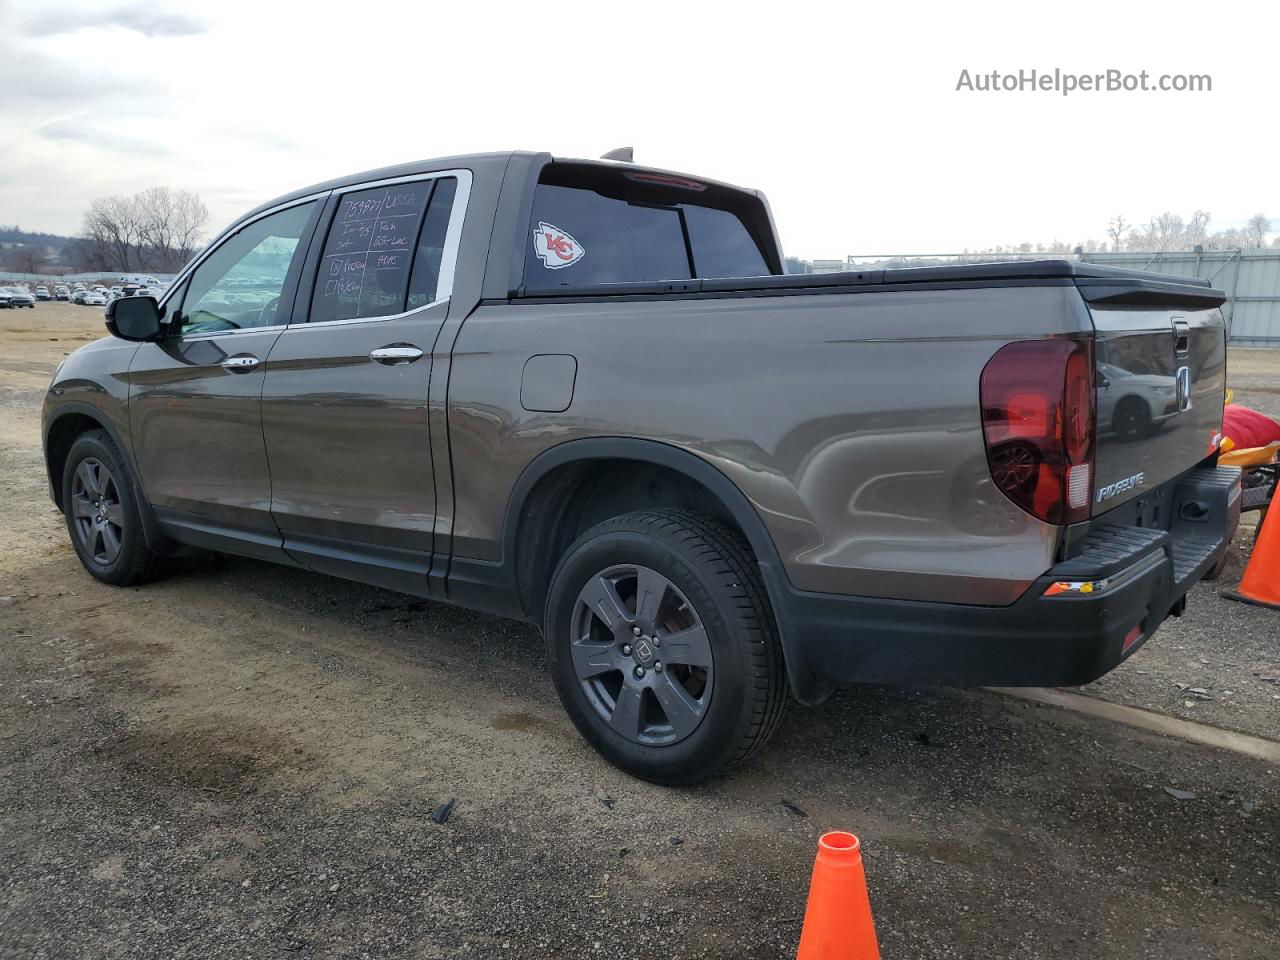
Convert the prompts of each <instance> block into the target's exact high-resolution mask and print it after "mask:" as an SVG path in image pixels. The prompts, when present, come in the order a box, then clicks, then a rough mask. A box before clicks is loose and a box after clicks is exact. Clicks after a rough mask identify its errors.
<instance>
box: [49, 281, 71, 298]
mask: <svg viewBox="0 0 1280 960" xmlns="http://www.w3.org/2000/svg"><path fill="white" fill-rule="evenodd" d="M53 298H54V299H55V300H70V299H71V288H70V287H66V286H62V285H59V286H57V287H54V289H53Z"/></svg>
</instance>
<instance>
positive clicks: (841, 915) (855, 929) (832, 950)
mask: <svg viewBox="0 0 1280 960" xmlns="http://www.w3.org/2000/svg"><path fill="white" fill-rule="evenodd" d="M837 958H838V960H880V948H879V946H877V945H876V929H875V926H874V925H873V924H872V923H871V901H870V900H869V899H868V898H867V878H866V875H865V874H864V873H863V871H862V849H861V847H860V846H859V844H858V838H857V837H855V836H854V835H853V834H852V833H844V832H842V831H838V830H837V831H834V832H832V833H825V834H823V835H822V837H821V839H819V840H818V857H817V859H816V860H814V862H813V879H812V880H810V881H809V906H808V908H806V910H805V912H804V929H803V930H802V931H801V932H800V952H799V953H797V954H796V960H837Z"/></svg>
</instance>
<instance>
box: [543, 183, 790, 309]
mask: <svg viewBox="0 0 1280 960" xmlns="http://www.w3.org/2000/svg"><path fill="white" fill-rule="evenodd" d="M735 208H737V209H735ZM762 215H763V216H762ZM761 220H767V214H764V208H763V204H762V203H761V202H760V200H759V199H758V198H757V197H756V196H755V195H754V194H751V193H748V192H746V191H740V190H731V189H728V188H725V187H721V186H719V185H715V186H714V187H708V186H707V185H705V184H702V183H700V182H698V181H695V180H689V179H686V178H683V177H675V176H665V175H657V174H651V173H648V172H645V171H636V172H632V171H628V170H626V169H623V168H614V167H611V166H604V165H593V164H550V165H548V166H547V167H546V168H545V169H544V170H543V173H542V176H541V177H540V179H539V182H538V184H537V186H536V187H535V188H534V195H533V212H532V216H531V217H530V224H529V231H528V234H527V235H526V242H525V266H524V284H525V287H526V288H527V289H546V288H548V287H565V286H593V285H597V284H607V283H644V282H649V281H656V280H689V279H694V278H719V277H758V276H769V275H770V274H772V273H773V272H774V271H773V270H771V269H770V267H769V264H768V261H767V260H766V256H765V252H764V250H765V247H764V243H771V242H772V241H771V239H770V240H767V241H766V240H765V238H764V237H762V236H760V234H761V233H763V229H764V228H763V227H762V225H761Z"/></svg>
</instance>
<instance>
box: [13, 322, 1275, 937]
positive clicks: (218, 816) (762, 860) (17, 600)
mask: <svg viewBox="0 0 1280 960" xmlns="http://www.w3.org/2000/svg"><path fill="white" fill-rule="evenodd" d="M97 323H98V319H97V311H93V310H90V309H88V308H71V307H65V306H57V307H49V306H48V305H44V304H42V305H41V306H40V307H39V308H38V309H37V310H36V311H34V312H32V311H27V312H23V313H22V314H21V315H20V316H17V317H15V316H13V315H8V314H6V313H0V502H3V503H4V505H5V512H4V517H5V523H4V524H3V525H0V548H3V549H0V598H4V599H0V640H3V642H4V644H5V655H4V669H3V670H0V769H3V771H4V776H3V777H0V955H3V956H6V957H8V956H12V957H103V956H110V957H156V956H164V957H199V958H202V960H204V958H213V957H236V958H240V957H245V956H254V957H258V956H277V955H278V956H303V957H320V956H324V957H428V958H430V957H439V958H444V957H449V958H455V957H486V958H487V957H550V956H555V957H599V956H610V957H645V958H647V957H655V958H656V957H662V958H666V957H716V958H719V957H724V958H729V957H733V958H766V957H769V958H774V957H787V956H793V955H794V949H795V944H796V941H797V939H798V935H799V928H800V921H801V917H802V914H803V910H804V898H805V890H806V884H807V878H808V872H809V869H810V866H811V863H812V857H813V851H814V844H815V841H816V838H817V836H818V835H819V833H820V832H822V831H823V830H825V829H831V828H837V827H840V828H847V829H852V830H853V831H855V832H856V833H858V834H859V835H860V836H861V837H862V838H863V841H864V844H865V850H866V855H867V874H868V878H869V883H870V887H871V898H872V905H873V909H874V911H875V914H876V919H877V925H878V929H879V933H880V939H881V947H882V953H883V955H884V956H885V957H886V960H889V958H895V957H902V958H905V957H912V958H934V957H938V958H944V957H948V958H961V957H963V958H969V957H973V958H978V957H982V958H986V957H1002V958H1003V957H1016V958H1039V957H1045V958H1047V957H1053V958H1060V957H1066V958H1099V957H1114V958H1125V960H1134V958H1152V960H1155V958H1160V960H1167V958H1250V960H1252V958H1259V960H1261V958H1271V957H1275V956H1278V955H1280V868H1277V865H1276V863H1275V856H1274V852H1275V843H1276V839H1277V836H1280V783H1278V782H1277V776H1278V774H1280V771H1277V770H1276V769H1273V767H1272V765H1270V764H1266V763H1262V762H1258V761H1255V760H1250V759H1247V758H1244V757H1241V756H1239V755H1236V754H1233V753H1229V752H1226V751H1221V750H1215V749H1210V748H1205V747H1199V746H1193V745H1190V744H1186V743H1183V742H1180V741H1176V740H1171V739H1166V738H1162V737H1158V736H1154V735H1150V734H1146V733H1143V732H1140V731H1136V730H1132V729H1129V728H1126V727H1121V726H1117V725H1114V724H1111V723H1106V722H1101V721H1098V720H1094V719H1092V718H1088V717H1083V716H1080V715H1077V714H1072V713H1067V712H1064V711H1061V710H1057V709H1054V708H1047V707H1039V706H1035V705H1032V704H1028V703H1024V702H1021V701H1017V700H1011V699H1008V698H1005V697H1001V696H997V695H994V694H989V693H985V692H981V691H973V692H959V691H947V690H935V689H887V688H861V689H857V690H850V691H846V692H844V693H842V694H840V695H838V696H837V697H835V698H833V699H832V700H831V701H830V702H828V703H827V704H824V705H823V706H822V707H821V708H818V709H803V708H799V707H793V709H792V710H791V712H790V713H789V714H788V716H787V718H786V719H784V721H783V725H782V728H781V729H780V731H779V733H778V735H777V737H776V738H775V739H774V741H773V743H772V745H771V747H770V748H769V749H768V750H767V751H765V752H764V753H763V754H762V755H761V756H760V757H759V758H758V760H757V761H756V762H755V763H753V764H752V765H750V766H749V767H747V768H745V769H743V770H741V771H740V772H738V773H736V774H735V775H733V776H731V777H728V778H725V779H722V780H718V781H715V782H713V783H711V784H708V785H705V786H703V787H700V788H697V789H690V790H668V789H662V788H658V787H653V786H650V785H647V784H643V783H640V782H637V781H635V780H631V779H629V778H627V777H625V776H624V775H622V774H620V773H618V772H617V771H616V770H614V769H612V768H610V767H608V766H607V765H605V764H604V763H603V762H602V761H600V760H599V759H598V758H597V757H596V756H595V754H594V753H592V752H591V751H590V750H589V749H588V748H587V747H586V746H585V745H584V744H583V743H582V742H581V740H579V738H578V737H577V735H576V734H575V733H574V731H573V730H572V728H571V727H570V725H569V724H568V722H567V721H566V720H565V719H564V717H563V715H562V713H561V711H560V708H559V705H558V703H557V702H556V699H555V696H554V693H553V692H552V690H551V687H550V684H549V682H548V681H547V679H546V673H545V663H544V660H543V654H542V645H541V640H540V639H539V637H538V636H537V634H536V633H535V632H534V631H532V630H531V629H529V628H527V627H525V626H522V625H520V624H514V623H510V622H507V621H502V620H497V619H494V618H490V617H484V616H479V615H476V614H472V613H468V612H465V611H460V610H456V609H452V608H448V607H444V606H440V605H437V604H432V603H427V602H422V601H416V600H413V599H411V598H406V597H404V596H401V595H397V594H392V593H387V592H384V591H379V590H376V589H373V588H369V587H364V586H360V585H356V584H350V583H345V582H342V581H338V580H333V579H329V578H325V577H320V576H315V575H311V574H307V573H303V572H300V571H296V570H289V569H285V568H277V567H272V566H268V565H264V564H260V563H256V562H252V561H245V560H235V559H230V560H223V561H217V560H205V561H193V562H190V563H188V564H187V565H185V566H184V567H183V568H181V569H178V570H176V571H175V572H174V573H173V574H172V575H170V576H169V577H167V578H166V579H164V580H163V581H161V582H159V583H156V584H154V585H151V586H148V587H146V588H142V589H136V590H115V589H111V588H108V587H105V586H102V585H100V584H98V583H97V582H96V581H94V580H92V579H91V578H89V577H88V576H87V575H86V574H85V573H83V571H82V570H81V569H80V567H79V565H78V563H77V561H76V559H75V556H74V554H73V553H72V551H71V549H70V547H69V546H68V544H67V542H66V534H65V530H64V529H63V528H62V526H61V523H60V518H59V517H58V516H57V514H56V513H55V512H54V511H53V509H52V508H51V506H50V504H49V502H48V500H47V498H46V495H45V490H44V481H43V477H42V469H41V465H40V453H39V436H38V408H39V401H40V397H41V395H42V393H43V390H44V388H45V385H46V384H47V382H48V377H49V375H50V373H51V371H52V368H53V366H54V364H55V363H56V361H57V359H58V358H59V357H60V356H61V354H62V352H63V351H64V350H67V349H70V348H72V347H74V346H75V345H77V344H78V343H79V342H80V341H82V340H84V339H88V338H90V337H93V336H96V334H97ZM1234 370H1235V367H1234V365H1233V371H1234ZM1270 382H1275V380H1272V381H1270ZM1195 600H1196V602H1194V603H1193V604H1192V606H1191V608H1190V610H1189V612H1188V616H1187V618H1185V619H1184V620H1183V621H1182V622H1180V623H1176V624H1172V625H1168V626H1166V627H1165V628H1164V630H1162V632H1161V633H1160V634H1159V635H1158V636H1157V637H1156V638H1155V639H1154V640H1153V641H1152V642H1151V643H1150V644H1148V645H1147V646H1146V647H1145V648H1144V649H1143V650H1142V651H1141V652H1140V653H1139V654H1138V655H1137V656H1136V657H1135V658H1134V659H1133V660H1132V661H1131V663H1130V664H1128V665H1127V666H1126V667H1125V668H1123V669H1122V671H1117V673H1116V674H1113V678H1114V680H1113V679H1112V678H1108V679H1107V680H1105V681H1104V682H1103V683H1102V684H1098V685H1094V687H1093V689H1092V690H1091V691H1090V692H1092V693H1094V694H1096V695H1101V696H1106V697H1114V698H1116V699H1123V700H1129V699H1132V700H1133V701H1134V702H1137V703H1140V704H1146V703H1150V705H1151V706H1153V707H1154V708H1156V709H1161V710H1169V711H1171V712H1182V711H1183V710H1184V709H1186V710H1189V711H1190V715H1191V716H1192V717H1193V718H1196V719H1206V718H1208V719H1211V720H1212V721H1213V722H1215V723H1222V724H1224V725H1235V726H1238V727H1240V728H1248V729H1252V730H1253V731H1254V732H1257V733H1264V734H1268V735H1274V734H1275V723H1274V721H1275V716H1276V715H1275V713H1274V712H1270V713H1268V712H1266V711H1265V710H1261V709H1255V708H1256V707H1257V705H1258V703H1262V704H1263V706H1264V707H1265V708H1266V710H1270V711H1274V707H1271V706H1269V702H1268V701H1267V700H1266V698H1267V697H1268V692H1267V691H1268V689H1269V688H1268V687H1267V686H1266V685H1265V684H1264V682H1263V681H1261V680H1260V679H1259V678H1257V677H1253V678H1252V683H1253V685H1252V686H1249V685H1247V684H1246V682H1245V681H1246V679H1248V678H1249V677H1250V676H1252V674H1251V671H1252V670H1253V669H1254V665H1255V664H1260V663H1263V662H1265V661H1267V656H1268V653H1267V651H1268V648H1274V642H1275V641H1274V639H1273V638H1274V637H1275V635H1276V633H1277V631H1276V629H1275V621H1274V620H1273V619H1267V618H1266V617H1265V616H1262V617H1259V616H1257V612H1256V611H1250V610H1248V608H1244V607H1237V606H1234V605H1232V606H1230V607H1227V606H1226V605H1225V603H1221V602H1220V601H1217V600H1216V598H1215V597H1214V596H1213V592H1212V589H1211V588H1210V587H1209V586H1208V585H1205V586H1203V587H1202V588H1200V590H1199V592H1198V595H1197V597H1196V598H1195ZM1213 604H1219V605H1220V606H1221V610H1220V611H1219V612H1218V613H1214V612H1212V611H1213V610H1214V609H1216V608H1215V607H1214V606H1213ZM1201 610H1203V611H1204V612H1203V613H1200V612H1199V611H1201ZM1229 618H1230V619H1229ZM1202 659H1205V660H1208V661H1209V662H1208V663H1202V662H1201V660H1202ZM1277 659H1280V656H1272V657H1271V661H1272V662H1274V661H1275V660H1277ZM1140 671H1146V672H1145V673H1142V672H1140ZM1166 680H1167V681H1169V682H1170V683H1171V682H1173V681H1175V680H1176V681H1177V682H1185V683H1187V684H1189V685H1194V686H1204V687H1205V688H1206V689H1209V690H1211V691H1213V695H1214V699H1213V700H1207V701H1203V702H1198V703H1197V705H1196V706H1195V707H1193V708H1183V707H1181V706H1180V704H1181V700H1180V699H1177V698H1176V697H1175V699H1174V702H1172V703H1171V702H1170V696H1171V695H1170V692H1169V690H1168V689H1167V688H1166ZM1225 689H1230V690H1232V691H1233V694H1232V695H1231V696H1228V695H1226V694H1225ZM1272 692H1274V693H1280V689H1275V690H1274V691H1272ZM1233 699H1234V700H1237V701H1239V702H1240V703H1241V704H1242V706H1241V707H1240V708H1239V710H1236V709H1235V708H1231V707H1230V705H1231V704H1232V702H1233ZM1244 705H1247V709H1246V706H1244ZM1229 708H1230V709H1229ZM1240 716H1244V717H1246V719H1245V720H1240V719H1238V717H1240ZM1233 718H1234V719H1233ZM1266 723H1270V728H1269V729H1268V730H1264V729H1262V726H1263V725H1264V724H1266ZM1170 788H1172V789H1173V790H1175V791H1185V792H1186V794H1190V795H1191V796H1189V797H1186V798H1185V799H1178V797H1179V796H1181V797H1185V796H1186V794H1183V793H1179V794H1178V796H1175V795H1174V794H1171V793H1170V792H1169V790H1170ZM451 799H453V800H456V804H455V805H454V807H453V808H452V814H451V816H449V817H448V818H447V819H446V820H445V822H443V823H437V822H435V820H433V819H432V813H433V812H434V811H437V810H438V809H440V807H441V805H442V804H445V803H446V802H447V801H449V800H451Z"/></svg>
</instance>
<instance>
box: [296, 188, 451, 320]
mask: <svg viewBox="0 0 1280 960" xmlns="http://www.w3.org/2000/svg"><path fill="white" fill-rule="evenodd" d="M456 183H457V181H456V180H454V179H453V178H451V177H445V178H439V179H434V180H423V181H420V182H418V183H397V184H393V185H391V186H389V187H375V188H373V189H370V190H359V191H356V192H353V193H348V194H344V195H343V196H342V198H341V200H340V201H339V203H338V210H337V213H336V214H335V215H334V218H333V223H332V225H330V227H329V235H328V237H327V238H326V239H325V245H324V252H323V255H322V257H321V260H320V270H319V274H318V276H317V277H316V285H315V290H314V291H313V292H312V296H311V315H310V320H311V322H312V323H320V322H324V321H328V320H353V319H365V318H372V317H387V316H392V315H393V314H398V313H404V312H405V311H406V310H411V309H413V308H414V307H417V306H422V305H424V304H426V303H430V302H431V301H432V300H434V299H435V297H436V293H437V291H436V284H437V283H438V280H439V275H440V262H441V259H442V256H443V252H444V235H445V232H446V229H447V227H448V223H449V212H450V210H451V209H452V207H453V194H454V187H455V185H456ZM411 290H412V293H411Z"/></svg>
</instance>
